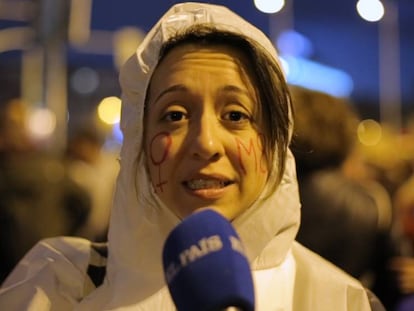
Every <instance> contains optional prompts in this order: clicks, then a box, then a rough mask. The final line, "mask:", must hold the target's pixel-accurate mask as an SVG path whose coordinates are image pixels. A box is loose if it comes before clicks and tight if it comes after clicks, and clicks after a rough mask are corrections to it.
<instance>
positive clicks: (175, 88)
mask: <svg viewBox="0 0 414 311" xmlns="http://www.w3.org/2000/svg"><path fill="white" fill-rule="evenodd" d="M187 90H188V89H187V87H186V86H185V85H184V84H175V85H172V86H170V87H168V88H166V89H165V90H163V91H162V92H161V93H160V94H158V96H157V98H155V100H154V103H156V102H157V101H159V100H160V99H161V97H163V96H164V95H166V94H168V93H172V92H185V91H187Z"/></svg>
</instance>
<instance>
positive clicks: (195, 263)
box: [162, 209, 254, 311]
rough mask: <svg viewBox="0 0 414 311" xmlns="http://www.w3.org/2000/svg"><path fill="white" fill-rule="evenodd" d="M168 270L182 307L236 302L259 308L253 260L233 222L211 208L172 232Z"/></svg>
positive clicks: (206, 310)
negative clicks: (253, 273) (246, 253)
mask: <svg viewBox="0 0 414 311" xmlns="http://www.w3.org/2000/svg"><path fill="white" fill-rule="evenodd" d="M162 259H163V267H164V275H165V279H166V282H167V284H168V288H169V290H170V293H171V297H172V299H173V301H174V303H175V305H176V307H177V309H178V311H195V310H197V311H211V310H221V309H224V308H226V307H230V306H234V307H238V308H240V309H241V310H243V311H253V310H254V287H253V279H252V275H251V271H250V265H249V262H248V260H247V258H246V256H245V255H244V251H243V245H242V243H241V241H240V238H239V236H238V234H237V233H236V231H235V230H234V228H233V226H232V225H231V224H230V222H229V221H227V219H225V218H224V217H223V216H221V215H220V214H218V213H217V212H215V211H213V210H210V209H206V210H203V211H199V212H196V213H194V214H192V215H190V216H188V217H187V218H185V219H184V220H183V221H182V222H181V223H180V224H179V225H178V226H177V227H176V228H174V229H173V230H172V231H171V233H170V234H169V236H168V237H167V239H166V241H165V244H164V249H163V258H162Z"/></svg>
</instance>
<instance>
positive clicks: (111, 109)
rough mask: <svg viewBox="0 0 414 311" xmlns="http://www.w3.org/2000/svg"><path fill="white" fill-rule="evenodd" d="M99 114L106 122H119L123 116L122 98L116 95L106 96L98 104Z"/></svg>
mask: <svg viewBox="0 0 414 311" xmlns="http://www.w3.org/2000/svg"><path fill="white" fill-rule="evenodd" d="M98 116H99V119H100V120H101V121H102V122H104V123H106V124H115V123H118V122H119V120H120V117H121V99H120V98H119V97H116V96H109V97H106V98H104V99H103V100H102V101H101V102H100V103H99V105H98Z"/></svg>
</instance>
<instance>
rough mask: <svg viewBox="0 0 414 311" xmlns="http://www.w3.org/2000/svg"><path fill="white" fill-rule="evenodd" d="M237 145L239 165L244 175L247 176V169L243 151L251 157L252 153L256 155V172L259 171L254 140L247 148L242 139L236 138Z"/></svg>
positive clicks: (250, 141)
mask: <svg viewBox="0 0 414 311" xmlns="http://www.w3.org/2000/svg"><path fill="white" fill-rule="evenodd" d="M236 145H237V152H238V157H239V164H240V168H241V169H242V171H243V173H244V174H246V167H245V166H244V163H243V151H244V152H245V153H246V154H247V155H248V156H250V154H251V153H253V154H254V161H255V163H256V170H257V158H256V150H255V148H254V145H253V140H252V139H250V140H249V145H248V146H246V145H245V144H244V143H243V142H242V141H241V140H240V139H238V138H236Z"/></svg>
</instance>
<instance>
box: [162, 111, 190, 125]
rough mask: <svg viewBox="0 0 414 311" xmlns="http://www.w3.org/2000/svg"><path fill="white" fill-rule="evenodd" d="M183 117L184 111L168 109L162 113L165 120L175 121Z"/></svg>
mask: <svg viewBox="0 0 414 311" xmlns="http://www.w3.org/2000/svg"><path fill="white" fill-rule="evenodd" d="M184 117H185V115H184V112H181V111H170V112H168V113H166V114H165V115H164V117H163V119H164V120H166V121H172V122H177V121H181V120H182V119H184Z"/></svg>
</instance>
